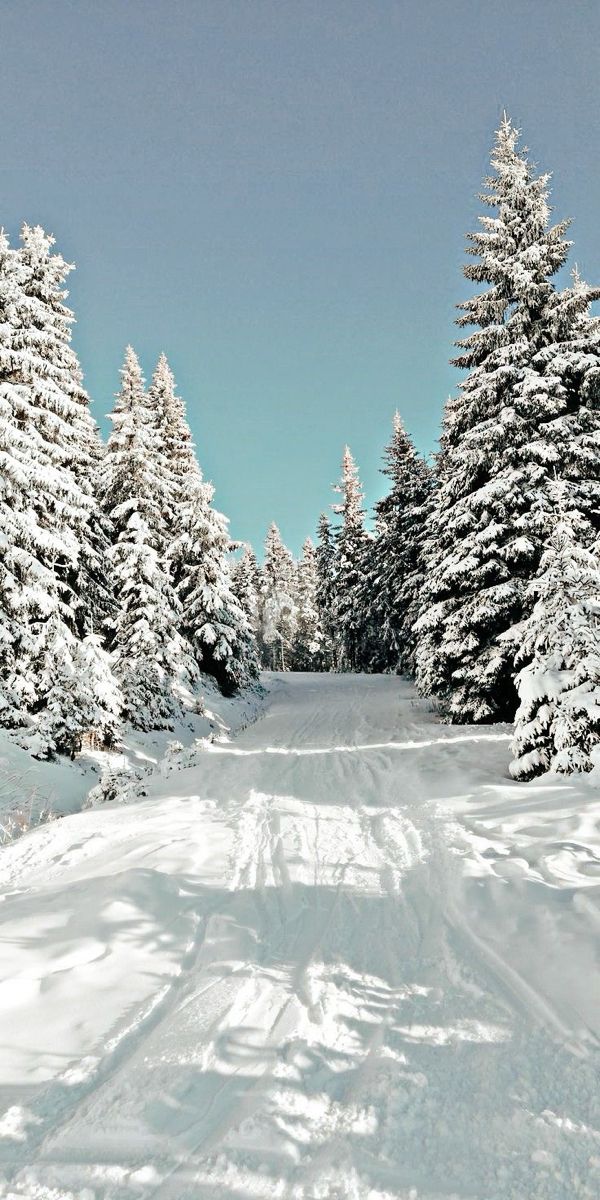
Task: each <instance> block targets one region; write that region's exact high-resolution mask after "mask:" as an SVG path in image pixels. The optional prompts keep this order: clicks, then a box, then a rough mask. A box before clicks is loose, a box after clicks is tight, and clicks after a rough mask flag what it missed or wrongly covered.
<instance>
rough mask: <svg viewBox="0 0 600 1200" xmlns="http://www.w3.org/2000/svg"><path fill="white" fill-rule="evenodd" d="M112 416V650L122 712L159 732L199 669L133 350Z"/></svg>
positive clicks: (106, 495)
mask: <svg viewBox="0 0 600 1200" xmlns="http://www.w3.org/2000/svg"><path fill="white" fill-rule="evenodd" d="M111 419H112V422H113V430H112V432H111V435H110V437H109V440H108V446H107V451H106V457H105V462H104V488H103V494H102V498H103V503H104V507H105V510H106V512H107V514H108V516H109V518H110V521H111V523H112V528H113V536H114V543H113V545H112V547H111V550H110V554H109V566H110V573H111V579H112V583H113V588H114V595H115V602H116V615H115V617H114V620H113V622H112V627H111V633H110V648H111V650H112V652H113V656H114V664H115V673H116V676H117V679H118V680H119V683H120V686H121V688H122V692H123V696H124V711H125V715H126V716H127V717H128V719H129V720H130V721H132V722H133V724H135V725H136V726H137V727H138V728H142V729H152V728H161V727H166V726H168V725H169V724H170V722H171V721H172V720H173V718H174V717H176V716H178V715H179V714H180V713H181V695H182V689H183V688H185V687H188V686H190V685H191V684H193V682H194V680H195V678H196V674H197V672H196V666H195V662H194V659H193V656H192V653H191V647H190V646H189V644H188V643H187V641H186V639H185V637H184V636H182V633H181V625H182V620H183V615H182V606H181V603H180V601H179V599H178V597H177V595H176V593H175V590H174V588H173V586H172V584H171V580H170V576H169V570H168V565H167V563H166V562H165V557H164V549H165V537H166V524H165V510H164V507H163V489H162V486H161V479H160V471H161V463H160V461H158V459H157V453H156V452H157V442H156V430H155V423H154V421H153V415H152V411H151V410H149V408H148V405H147V403H146V395H145V390H144V380H143V376H142V372H141V368H140V364H139V362H138V359H137V356H136V354H135V351H134V350H133V349H132V348H131V346H128V347H127V350H126V352H125V362H124V365H123V368H122V371H121V389H120V391H119V393H118V395H117V398H116V404H115V408H114V411H113V413H112V414H111Z"/></svg>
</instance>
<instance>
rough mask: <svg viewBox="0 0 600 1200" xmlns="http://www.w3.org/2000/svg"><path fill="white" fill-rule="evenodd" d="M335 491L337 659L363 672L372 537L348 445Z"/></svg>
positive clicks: (366, 656)
mask: <svg viewBox="0 0 600 1200" xmlns="http://www.w3.org/2000/svg"><path fill="white" fill-rule="evenodd" d="M335 490H336V491H337V492H339V493H340V495H341V496H342V500H341V502H340V503H339V504H334V505H333V511H334V512H335V513H337V514H338V515H340V516H341V518H342V522H341V525H340V526H339V527H338V528H337V529H336V531H335V539H336V578H335V599H334V604H333V614H332V625H333V638H334V657H335V662H336V666H337V668H338V669H339V670H343V671H360V670H363V669H364V668H365V667H366V666H367V665H368V662H369V658H370V646H369V636H368V635H369V631H368V627H367V614H366V612H365V609H364V607H363V598H364V565H365V555H366V554H367V553H368V551H367V545H368V543H369V538H368V535H367V533H366V530H365V524H364V517H365V513H364V509H363V499H364V497H363V491H362V485H361V483H360V480H359V478H358V468H357V466H356V463H355V462H354V459H353V457H352V454H351V452H350V449H349V447H348V446H346V447H345V449H344V455H343V458H342V477H341V481H340V483H339V484H337V485H336V488H335Z"/></svg>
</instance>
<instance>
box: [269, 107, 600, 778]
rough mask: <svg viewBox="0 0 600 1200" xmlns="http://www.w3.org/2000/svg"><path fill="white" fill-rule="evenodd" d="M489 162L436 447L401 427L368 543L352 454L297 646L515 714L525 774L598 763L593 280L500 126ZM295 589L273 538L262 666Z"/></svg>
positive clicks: (450, 714)
mask: <svg viewBox="0 0 600 1200" xmlns="http://www.w3.org/2000/svg"><path fill="white" fill-rule="evenodd" d="M491 166H492V171H491V174H490V176H489V177H488V178H486V180H485V181H484V191H483V193H482V194H481V197H480V198H481V201H482V203H483V204H484V206H485V208H486V213H485V215H482V216H481V217H480V218H479V220H480V227H479V229H478V230H477V231H476V232H474V233H470V234H468V246H467V253H468V255H469V261H468V263H467V265H466V266H465V268H464V274H465V276H466V278H467V280H468V281H469V282H470V283H471V284H472V285H473V286H472V289H471V294H470V296H469V298H468V299H467V300H465V301H464V302H462V303H461V304H459V305H458V310H459V316H458V325H459V326H460V328H461V330H463V331H464V332H463V333H462V334H461V337H460V339H459V340H458V342H457V347H458V354H457V357H456V358H455V359H454V360H453V362H454V364H455V365H456V366H457V367H460V368H462V369H463V370H465V371H466V375H465V377H464V379H463V382H462V383H461V385H460V388H459V391H458V394H457V395H456V396H455V397H453V398H451V399H450V400H449V402H448V404H447V406H446V410H445V413H444V419H443V430H442V436H441V445H440V451H439V453H438V455H437V456H436V459H435V463H434V466H433V469H432V470H430V469H429V468H428V466H427V465H426V463H425V462H424V461H423V460H422V459H421V458H419V456H418V455H417V454H416V452H415V449H414V447H413V445H412V443H411V441H410V439H409V437H408V436H407V434H406V433H405V431H404V429H403V428H402V424H401V422H400V419H399V418H396V421H395V425H394V430H393V436H392V440H391V443H390V445H389V447H388V449H387V451H386V456H385V463H384V470H385V473H386V474H387V476H388V477H389V479H390V489H389V492H388V494H387V496H385V498H384V499H383V500H381V501H380V502H379V504H378V505H377V506H376V512H375V529H374V532H373V533H370V532H367V530H366V528H365V524H364V516H365V514H364V509H363V504H362V491H361V488H360V484H359V481H358V477H357V470H356V466H355V464H354V462H353V460H352V457H351V455H350V452H349V450H346V452H345V455H344V461H343V474H342V481H341V484H340V488H339V490H340V493H341V499H340V503H339V504H338V505H335V506H334V510H335V512H336V513H337V514H338V515H339V517H340V521H339V523H338V524H337V526H335V527H334V528H332V526H331V525H330V522H329V520H328V518H326V517H323V518H322V520H321V524H320V530H319V539H318V543H317V547H316V550H315V552H314V569H313V584H312V592H311V596H312V601H311V605H312V607H311V605H309V606H308V611H309V612H312V613H313V616H312V618H310V621H311V630H312V637H311V640H310V641H309V646H312V647H313V649H312V654H313V658H312V662H313V664H314V666H315V668H316V669H322V666H323V665H325V667H327V666H331V667H333V668H334V669H338V670H346V669H348V670H365V671H371V670H391V671H401V672H404V673H407V674H410V675H414V676H415V677H416V681H417V686H418V688H419V691H420V692H421V693H422V694H423V695H426V696H433V697H434V698H435V699H436V700H437V703H438V705H439V708H440V710H441V712H442V713H443V715H444V716H445V717H446V719H448V720H449V721H452V722H459V723H460V722H467V723H475V724H477V723H480V722H497V721H513V720H516V731H515V738H514V743H513V754H514V759H513V762H512V764H511V771H512V774H513V775H514V776H515V777H516V778H518V779H528V778H531V777H533V776H535V775H538V774H540V773H542V772H544V771H547V770H549V769H552V770H556V771H562V772H567V773H568V772H571V771H574V770H584V771H587V770H590V769H591V768H592V766H593V765H594V762H595V761H598V758H597V757H595V756H598V754H599V751H598V745H599V742H600V561H599V550H600V547H599V540H598V534H599V529H600V320H599V319H598V318H597V317H595V316H593V315H592V314H591V311H590V305H591V303H592V301H594V300H597V299H598V298H600V289H598V288H592V287H590V286H588V285H587V284H586V283H585V282H584V281H583V280H582V278H581V277H580V275H579V273H578V271H577V269H575V270H574V271H573V272H572V276H571V282H570V285H569V286H567V287H563V288H560V287H558V286H557V283H556V280H555V277H556V275H557V272H558V271H559V270H560V268H561V267H563V266H564V264H565V263H566V260H567V257H568V253H569V249H570V246H571V243H570V242H569V241H568V240H567V239H566V236H565V235H566V232H567V229H568V226H569V222H568V221H559V222H557V223H554V224H552V222H551V209H550V207H549V202H548V201H549V189H548V183H549V176H548V175H539V174H537V173H536V171H535V168H534V167H533V165H532V164H531V163H530V162H529V161H528V159H527V156H526V152H524V151H523V150H521V149H520V147H519V135H518V132H517V130H515V128H514V127H513V126H512V124H511V122H510V121H509V120H508V118H506V117H505V118H504V119H503V121H502V123H501V126H500V129H499V130H498V133H497V135H496V141H495V145H494V149H493V153H492V159H491ZM310 555H312V551H309V556H310ZM267 563H268V564H269V566H268V567H267ZM299 570H300V567H299V568H298V571H299ZM272 575H274V576H276V579H277V582H276V583H275V584H274V583H273V581H272V579H271V576H272ZM309 576H310V572H308V573H306V572H305V577H307V578H308V577H309ZM293 578H294V575H293V570H292V567H291V565H290V564H289V562H288V561H287V559H286V555H285V552H284V551H282V549H281V548H280V545H279V540H278V535H277V531H276V530H272V531H271V533H270V535H269V540H268V543H267V558H266V563H265V571H264V573H263V575H262V577H261V578H259V581H258V600H257V603H256V605H255V608H254V612H255V613H256V616H255V618H254V622H255V628H256V630H257V634H258V639H259V644H260V645H261V650H262V655H263V661H265V662H266V663H267V664H268V665H277V666H283V665H288V666H291V665H293V664H294V661H295V654H296V651H295V649H294V646H295V642H294V637H295V635H294V632H293V628H294V627H293V614H294V611H295V610H294V606H293V605H290V604H288V603H287V602H286V601H285V597H286V596H288V597H289V596H292V598H293V588H291V587H290V583H289V581H290V580H292V581H293ZM247 611H248V612H249V613H250V610H249V609H247ZM296 611H297V612H298V614H299V611H300V610H299V606H298V605H297V606H296ZM290 614H291V615H290ZM298 619H299V618H298ZM303 621H305V618H304V617H303ZM303 637H304V635H303Z"/></svg>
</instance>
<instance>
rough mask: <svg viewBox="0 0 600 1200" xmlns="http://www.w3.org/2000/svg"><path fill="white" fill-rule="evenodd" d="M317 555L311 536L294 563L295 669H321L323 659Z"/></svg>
mask: <svg viewBox="0 0 600 1200" xmlns="http://www.w3.org/2000/svg"><path fill="white" fill-rule="evenodd" d="M317 585H318V577H317V557H316V551H315V548H314V546H313V544H312V541H311V539H310V538H306V541H305V542H304V544H303V546H302V557H301V559H300V561H299V562H298V563H297V564H296V605H297V613H298V616H297V622H296V634H295V638H294V659H293V663H294V670H295V671H320V670H321V667H322V661H323V657H322V655H323V651H322V647H323V630H322V628H321V620H320V613H319V606H318V604H317Z"/></svg>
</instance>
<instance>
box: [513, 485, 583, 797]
mask: <svg viewBox="0 0 600 1200" xmlns="http://www.w3.org/2000/svg"><path fill="white" fill-rule="evenodd" d="M554 494H555V497H556V498H557V501H558V503H557V515H558V521H557V524H556V528H555V530H554V533H553V535H552V537H551V538H550V543H549V545H548V547H547V549H546V551H545V553H544V555H543V557H542V563H541V570H540V574H539V577H538V578H537V579H535V580H534V581H533V583H532V584H531V585H530V592H531V595H532V597H533V598H534V600H535V603H534V606H533V609H532V611H531V614H530V615H529V617H528V618H527V620H525V621H523V622H521V623H520V624H519V625H518V626H516V628H515V629H514V630H512V631H510V633H509V634H508V635H507V638H508V639H510V640H511V641H512V643H513V645H514V646H515V647H516V658H517V663H524V664H525V665H524V666H523V667H522V669H521V671H520V672H519V674H518V676H517V686H518V690H519V699H520V705H519V708H518V710H517V715H516V722H515V736H514V741H513V746H512V750H513V754H514V761H513V762H512V763H511V767H510V770H511V774H512V775H513V776H514V777H515V778H516V779H531V778H533V776H535V775H541V774H543V773H544V772H545V771H549V770H553V771H560V772H562V773H563V774H571V773H572V772H573V771H589V770H591V769H592V767H593V766H594V760H593V757H592V755H593V751H594V749H595V748H597V747H598V745H599V744H600V560H599V558H598V553H597V550H596V553H594V552H593V551H592V550H590V549H588V548H587V546H586V543H587V542H588V541H589V528H586V522H585V521H582V519H581V517H580V514H579V513H577V512H572V511H569V510H568V509H567V507H566V491H565V489H564V488H563V489H559V487H558V486H557V487H556V488H555V493H554Z"/></svg>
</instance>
